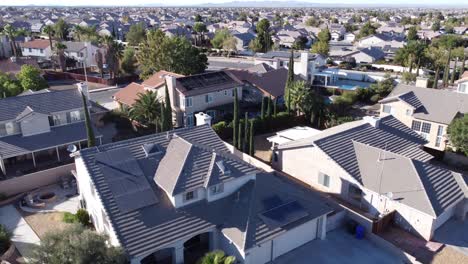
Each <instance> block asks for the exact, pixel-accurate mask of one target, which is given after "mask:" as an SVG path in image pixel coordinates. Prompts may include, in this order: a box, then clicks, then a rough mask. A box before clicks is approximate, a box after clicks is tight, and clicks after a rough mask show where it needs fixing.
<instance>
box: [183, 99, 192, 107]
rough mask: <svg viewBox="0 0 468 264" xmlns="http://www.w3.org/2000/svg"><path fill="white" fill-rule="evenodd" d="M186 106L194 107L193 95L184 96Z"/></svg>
mask: <svg viewBox="0 0 468 264" xmlns="http://www.w3.org/2000/svg"><path fill="white" fill-rule="evenodd" d="M184 106H185V107H192V106H193V99H192V97H185V98H184Z"/></svg>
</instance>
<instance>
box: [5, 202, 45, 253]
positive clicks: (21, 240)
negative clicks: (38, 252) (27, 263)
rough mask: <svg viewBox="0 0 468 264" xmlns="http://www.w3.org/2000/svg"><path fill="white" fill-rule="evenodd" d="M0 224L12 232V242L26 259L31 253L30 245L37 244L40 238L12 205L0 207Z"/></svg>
mask: <svg viewBox="0 0 468 264" xmlns="http://www.w3.org/2000/svg"><path fill="white" fill-rule="evenodd" d="M0 224H2V225H4V226H5V227H6V229H7V230H8V231H9V232H11V234H12V238H11V240H12V242H13V243H14V244H15V246H16V248H17V249H18V251H19V252H20V254H21V255H22V256H23V257H24V258H25V259H28V258H29V257H30V256H31V253H32V247H33V246H34V245H39V243H40V242H41V240H40V239H39V237H38V236H37V235H36V233H34V231H33V230H32V229H31V227H30V226H29V225H28V223H26V221H25V220H24V218H23V217H22V216H21V215H20V213H19V212H18V211H17V210H16V208H15V207H14V206H13V205H7V206H3V207H0Z"/></svg>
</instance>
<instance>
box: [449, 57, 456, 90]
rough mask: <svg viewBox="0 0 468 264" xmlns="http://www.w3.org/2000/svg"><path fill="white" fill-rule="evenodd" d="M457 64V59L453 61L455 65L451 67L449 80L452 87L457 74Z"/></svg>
mask: <svg viewBox="0 0 468 264" xmlns="http://www.w3.org/2000/svg"><path fill="white" fill-rule="evenodd" d="M457 63H458V57H457V59H456V60H455V65H453V72H452V78H451V79H450V84H451V85H453V83H454V82H455V74H457Z"/></svg>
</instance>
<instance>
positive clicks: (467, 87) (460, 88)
mask: <svg viewBox="0 0 468 264" xmlns="http://www.w3.org/2000/svg"><path fill="white" fill-rule="evenodd" d="M455 84H456V85H457V92H459V93H464V94H468V71H465V72H464V73H463V74H462V76H461V77H460V79H459V80H457V81H456V82H455Z"/></svg>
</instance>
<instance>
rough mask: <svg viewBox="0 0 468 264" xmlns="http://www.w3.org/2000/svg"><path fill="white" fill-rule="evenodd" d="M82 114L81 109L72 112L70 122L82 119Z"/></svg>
mask: <svg viewBox="0 0 468 264" xmlns="http://www.w3.org/2000/svg"><path fill="white" fill-rule="evenodd" d="M81 117H82V115H81V111H72V112H70V122H78V121H81V120H82V119H81Z"/></svg>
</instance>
